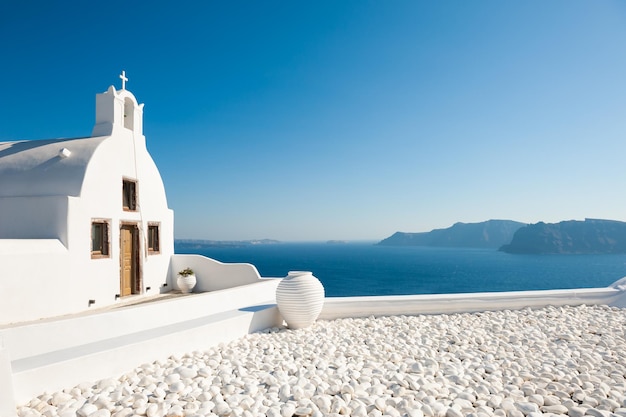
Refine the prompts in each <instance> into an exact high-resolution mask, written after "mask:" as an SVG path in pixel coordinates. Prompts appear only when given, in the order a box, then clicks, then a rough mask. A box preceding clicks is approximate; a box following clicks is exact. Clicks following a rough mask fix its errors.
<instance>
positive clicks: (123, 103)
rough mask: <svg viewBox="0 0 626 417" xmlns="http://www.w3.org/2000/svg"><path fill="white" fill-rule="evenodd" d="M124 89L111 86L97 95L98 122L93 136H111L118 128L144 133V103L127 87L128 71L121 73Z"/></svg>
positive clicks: (138, 133) (92, 133) (139, 133)
mask: <svg viewBox="0 0 626 417" xmlns="http://www.w3.org/2000/svg"><path fill="white" fill-rule="evenodd" d="M120 78H121V79H122V89H121V90H117V91H116V90H115V87H113V86H110V87H109V88H108V90H107V91H105V92H104V93H101V94H97V95H96V124H95V126H94V127H93V131H92V132H91V136H93V137H95V136H110V135H112V134H113V132H114V131H116V130H118V129H127V130H130V131H132V132H133V133H134V134H136V135H143V103H142V104H139V103H137V99H136V98H135V96H134V95H133V93H131V92H130V91H128V90H127V89H126V81H128V78H126V71H122V73H121V74H120Z"/></svg>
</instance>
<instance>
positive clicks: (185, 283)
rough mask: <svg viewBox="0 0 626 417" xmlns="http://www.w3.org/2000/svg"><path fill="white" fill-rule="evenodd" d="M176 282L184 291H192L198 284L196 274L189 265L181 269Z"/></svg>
mask: <svg viewBox="0 0 626 417" xmlns="http://www.w3.org/2000/svg"><path fill="white" fill-rule="evenodd" d="M176 284H178V288H179V289H180V290H181V291H182V292H183V293H189V292H191V291H192V290H193V287H195V286H196V275H195V274H194V272H193V269H191V268H189V267H187V268H185V269H183V270H182V271H179V272H178V278H177V279H176Z"/></svg>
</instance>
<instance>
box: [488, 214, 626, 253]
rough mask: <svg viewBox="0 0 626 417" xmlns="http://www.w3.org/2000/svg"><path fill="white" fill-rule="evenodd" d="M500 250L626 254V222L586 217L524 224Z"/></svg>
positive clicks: (508, 251)
mask: <svg viewBox="0 0 626 417" xmlns="http://www.w3.org/2000/svg"><path fill="white" fill-rule="evenodd" d="M500 250H501V251H503V252H507V253H516V254H611V253H626V223H625V222H620V221H616V220H600V219H585V220H584V221H577V220H569V221H563V222H560V223H543V222H539V223H536V224H531V225H527V226H525V227H523V228H521V229H519V230H517V231H516V232H515V235H514V236H513V239H512V241H511V243H510V244H505V245H503V246H502V247H501V248H500Z"/></svg>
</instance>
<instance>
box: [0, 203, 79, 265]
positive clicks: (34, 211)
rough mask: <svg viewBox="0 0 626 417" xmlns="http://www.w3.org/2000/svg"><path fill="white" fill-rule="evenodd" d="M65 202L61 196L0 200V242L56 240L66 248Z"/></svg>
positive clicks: (66, 209) (66, 210) (66, 207)
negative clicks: (1, 240) (3, 240)
mask: <svg viewBox="0 0 626 417" xmlns="http://www.w3.org/2000/svg"><path fill="white" fill-rule="evenodd" d="M68 199H69V197H67V196H64V195H58V196H57V195H53V196H29V197H0V216H1V218H2V220H1V221H0V239H59V240H60V241H61V243H63V245H65V246H67V244H68V236H67V227H68V223H67V218H68V205H69V203H68ZM0 256H2V252H0Z"/></svg>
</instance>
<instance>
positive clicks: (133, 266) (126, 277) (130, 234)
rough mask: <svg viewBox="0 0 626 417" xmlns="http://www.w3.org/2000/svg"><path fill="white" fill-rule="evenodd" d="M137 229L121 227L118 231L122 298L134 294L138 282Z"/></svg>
mask: <svg viewBox="0 0 626 417" xmlns="http://www.w3.org/2000/svg"><path fill="white" fill-rule="evenodd" d="M137 249H138V248H137V227H136V226H134V225H123V226H122V227H121V229H120V257H121V274H120V295H121V296H122V297H124V296H126V295H131V294H133V293H135V292H136V291H135V289H136V288H137V280H138V271H139V268H138V261H139V258H138V256H137V255H138V250H137Z"/></svg>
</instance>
